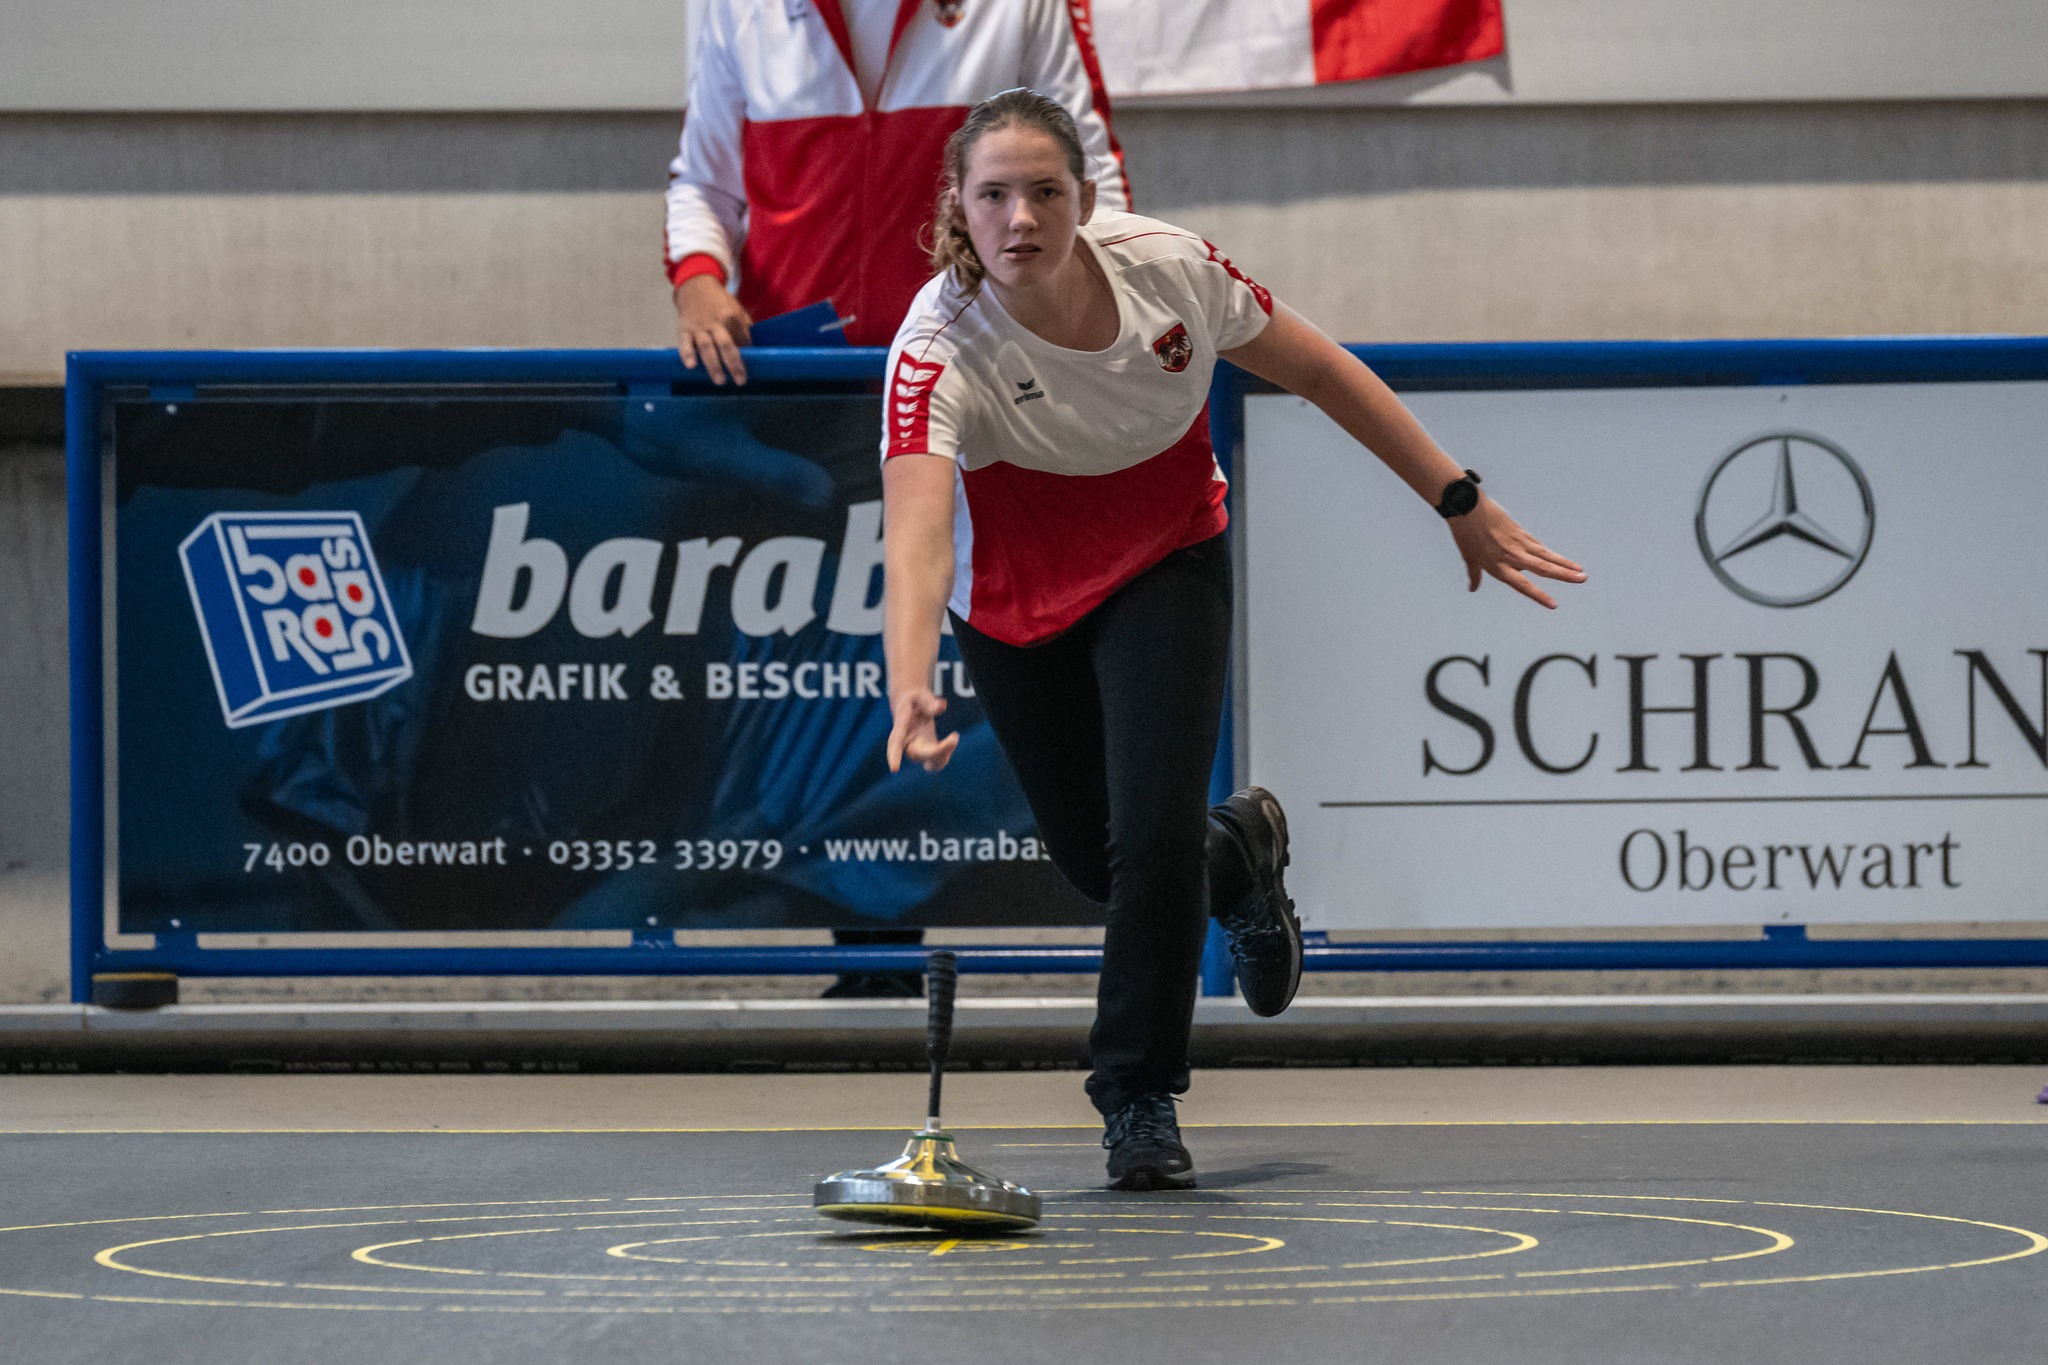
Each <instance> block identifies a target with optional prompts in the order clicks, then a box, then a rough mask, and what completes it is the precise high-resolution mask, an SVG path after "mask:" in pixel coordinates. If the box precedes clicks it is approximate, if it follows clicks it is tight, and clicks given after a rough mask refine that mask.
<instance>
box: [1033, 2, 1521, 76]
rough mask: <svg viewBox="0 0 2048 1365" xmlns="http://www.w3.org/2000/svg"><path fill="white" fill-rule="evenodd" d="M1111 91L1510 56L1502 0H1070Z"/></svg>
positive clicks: (1398, 69)
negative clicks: (1506, 53) (1090, 36)
mask: <svg viewBox="0 0 2048 1365" xmlns="http://www.w3.org/2000/svg"><path fill="white" fill-rule="evenodd" d="M1067 5H1068V8H1069V9H1071V10H1072V11H1073V14H1074V21H1075V24H1076V25H1077V26H1078V27H1080V28H1081V29H1082V31H1083V32H1087V31H1088V30H1089V29H1090V28H1091V27H1092V29H1093V32H1094V38H1095V49H1096V52H1097V53H1098V54H1099V55H1100V57H1101V60H1102V75H1103V79H1104V82H1105V84H1107V86H1108V87H1109V93H1110V94H1111V95H1112V96H1116V95H1166V94H1185V93H1195V92H1201V91H1219V90H1260V89H1275V88H1282V87H1288V86H1302V85H1327V84H1329V83H1330V82H1332V81H1358V80H1366V79H1369V78H1371V77H1374V76H1395V75H1399V74H1400V73H1402V72H1404V71H1423V70H1427V69H1429V68H1431V67H1439V66H1455V65H1457V64H1459V63H1460V62H1476V61H1480V60H1482V59H1484V58H1487V57H1496V56H1499V55H1500V52H1501V49H1502V47H1503V45H1504V43H1505V38H1504V34H1503V31H1502V27H1501V17H1500V0H1067Z"/></svg>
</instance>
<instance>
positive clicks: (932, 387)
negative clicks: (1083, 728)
mask: <svg viewBox="0 0 2048 1365" xmlns="http://www.w3.org/2000/svg"><path fill="white" fill-rule="evenodd" d="M1075 250H1077V251H1092V252H1094V253H1095V259H1096V260H1097V261H1098V262H1100V264H1101V266H1102V269H1103V274H1104V275H1105V276H1106V277H1107V278H1108V280H1109V285H1110V288H1111V289H1112V290H1113V291H1114V292H1115V295H1116V306H1117V316H1118V319H1119V322H1120V326H1119V328H1118V331H1117V338H1116V341H1115V342H1114V343H1113V344H1112V345H1110V347H1109V348H1108V349H1106V350H1102V351H1073V350H1068V349H1067V348H1065V347H1063V346H1055V345H1053V344H1052V343H1050V342H1048V341H1046V340H1044V339H1043V338H1041V337H1039V336H1038V335H1037V334H1036V333H1034V332H1032V331H1030V330H1029V329H1027V328H1025V327H1024V326H1022V325H1021V324H1019V323H1018V322H1016V321H1015V320H1014V319H1012V318H1011V317H1010V315H1009V313H1008V312H1006V311H1005V310H1004V308H1003V305H1002V302H1001V301H1000V300H999V299H998V298H997V297H996V295H995V291H994V290H993V289H990V288H988V287H986V286H984V287H983V288H981V289H980V290H978V291H976V292H974V293H973V294H972V295H971V296H969V295H968V294H966V293H965V292H964V291H962V290H961V289H960V287H959V286H958V285H957V284H955V283H954V282H953V279H952V276H951V275H950V274H945V275H939V276H937V277H935V278H934V279H933V280H932V281H931V282H930V283H929V284H927V285H925V287H924V288H923V289H922V290H921V291H919V293H918V296H917V299H916V301H915V302H914V303H912V304H911V306H910V313H909V315H908V316H907V317H905V318H904V320H903V326H902V327H901V328H899V329H898V330H897V333H896V343H895V345H894V346H892V347H891V348H890V351H889V376H890V379H889V388H888V394H887V398H886V403H887V411H886V414H885V416H884V420H883V430H884V434H883V438H882V455H883V458H884V459H887V458H890V457H892V456H896V455H916V454H929V455H943V456H946V457H947V458H949V459H951V460H953V461H955V462H956V463H957V464H958V465H959V467H960V475H959V483H958V492H957V494H956V497H955V505H954V513H953V546H954V579H953V597H952V601H951V603H950V604H949V605H950V606H951V607H952V609H953V611H954V612H955V613H956V614H958V615H959V616H961V617H963V618H965V619H966V621H967V622H968V623H969V624H970V625H972V626H973V627H974V628H975V629H976V630H979V631H981V632H982V633H983V634H985V635H989V636H993V637H994V638H996V639H998V640H1002V641H1004V642H1005V643H1008V644H1013V645H1027V644H1032V643H1034V642H1036V641H1039V640H1044V639H1047V638H1049V637H1051V636H1054V635H1057V634H1059V633H1060V632H1061V631H1063V630H1065V629H1066V628H1067V627H1068V626H1071V625H1073V624H1074V622H1076V621H1078V620H1079V619H1080V618H1081V617H1082V616H1084V615H1086V614H1087V613H1088V612H1089V611H1091V610H1093V609H1094V608H1095V607H1096V606H1097V605H1099V604H1100V603H1101V602H1102V600H1103V599H1104V598H1106V597H1108V596H1109V595H1110V594H1111V593H1113V592H1115V591H1116V590H1117V589H1118V588H1120V587H1122V586H1123V585H1124V584H1126V583H1128V582H1130V581H1131V580H1132V579H1133V578H1136V577H1137V576H1138V575H1139V574H1141V573H1143V572H1144V571H1145V570H1147V569H1149V568H1151V567H1152V566H1153V565H1154V564H1157V563H1158V562H1159V561H1160V560H1162V559H1164V558H1165V557H1166V556H1167V555H1169V554H1172V553H1173V552H1174V551H1175V550H1178V549H1181V548H1183V547H1185V546H1189V545H1194V544H1196V543H1198V542H1200V541H1204V540H1207V539H1208V538H1209V537H1211V536H1214V535H1217V534H1218V533H1220V532H1221V531H1222V530H1223V528H1224V526H1225V525H1226V524H1227V522H1228V515H1227V513H1226V512H1225V511H1224V494H1225V492H1226V491H1227V485H1226V484H1225V482H1224V479H1223V472H1222V470H1220V469H1219V468H1218V467H1217V465H1216V456H1215V453H1214V451H1213V450H1212V448H1211V447H1210V444H1209V411H1208V399H1209V378H1210V375H1211V373H1212V372H1213V371H1214V369H1215V367H1216V353H1217V352H1218V351H1227V350H1230V349H1232V348H1233V347H1237V346H1242V345H1244V344H1245V343H1246V342H1248V341H1251V340H1252V339H1253V338H1254V337H1256V336H1258V335H1259V333H1260V332H1262V331H1264V330H1265V327H1266V322H1267V320H1268V319H1269V318H1270V317H1271V316H1272V312H1273V299H1272V296H1271V295H1270V294H1268V293H1267V292H1266V291H1265V290H1264V289H1262V288H1260V287H1259V286H1258V285H1257V284H1255V283H1254V282H1252V281H1251V280H1249V279H1247V278H1246V277H1245V276H1244V275H1243V274H1242V273H1240V272H1239V271H1238V269H1237V268H1236V267H1235V266H1233V265H1231V263H1230V262H1229V261H1228V260H1227V259H1225V258H1224V256H1223V254H1222V253H1221V252H1219V251H1217V250H1216V248H1215V247H1213V246H1211V245H1209V243H1207V242H1205V241H1203V240H1202V239H1201V238H1200V237H1198V236H1196V235H1195V234H1194V233H1192V232H1188V231H1185V230H1184V229H1181V228H1177V227H1174V226H1173V225H1172V224H1170V223H1162V222H1159V221H1157V220H1156V219H1151V218H1140V217H1138V216H1136V215H1135V214H1129V213H1115V212H1106V211H1101V210H1098V211H1097V212H1096V214H1095V217H1094V220H1093V221H1092V222H1090V223H1088V224H1087V225H1085V226H1084V227H1083V228H1082V229H1081V234H1080V240H1079V242H1078V243H1077V244H1076V246H1075Z"/></svg>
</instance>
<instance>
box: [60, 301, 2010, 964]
mask: <svg viewBox="0 0 2048 1365" xmlns="http://www.w3.org/2000/svg"><path fill="white" fill-rule="evenodd" d="M1350 349H1351V350H1352V351H1353V352H1354V353H1355V354H1357V355H1358V356H1359V357H1360V358H1362V359H1364V360H1365V361H1366V362H1367V363H1368V364H1370V365H1372V366H1373V368H1374V369H1376V370H1377V371H1378V372H1379V373H1380V374H1381V375H1382V376H1383V377H1385V378H1386V379H1387V381H1388V382H1389V383H1390V384H1392V385H1393V386H1394V387H1395V388H1397V389H1402V390H1407V391H1425V390H1448V389H1510V388H1513V389H1542V388H1645V387H1680V386H1700V387H1711V386H1747V385H1787V384H1870V383H1892V384H1896V383H1932V382H1952V383H1953V382H1981V381H2024V380H2048V338H2044V337H1881V338H1855V339H1840V340H1828V339H1821V340H1775V341H1627V342H1557V343H1483V344H1448V345H1438V344H1430V345H1394V346H1356V347H1352V348H1350ZM66 361H67V364H66V381H65V389H66V392H65V440H66V470H67V489H68V513H67V521H68V526H69V574H68V583H69V595H70V627H71V641H70V666H71V688H70V696H71V977H72V998H73V1000H75V1001H79V1002H84V1001H87V1000H89V999H90V998H91V990H92V978H93V977H94V975H95V974H99V973H115V972H172V973H176V974H178V975H181V976H216V977H230V976H240V977H246V976H284V975H301V976H429V975H431V976H444V975H445V976H504V975H552V974H560V975H589V976H596V975H664V974H703V975H810V974H829V973H833V972H841V971H881V970H901V969H915V968H918V967H921V966H922V965H923V950H922V949H920V948H916V947H912V946H907V945H906V946H893V947H892V946H885V945H878V946H872V947H830V948H828V947H804V948H796V947H744V946H735V947H681V946H677V945H676V944H675V943H674V941H673V937H672V934H671V933H670V932H669V931H661V932H657V933H649V934H635V935H634V938H633V942H632V946H630V947H617V948H283V949H275V948H270V949H251V948H202V947H200V946H199V944H198V942H197V939H196V937H195V936H193V935H189V934H187V935H177V934H160V935H158V936H157V941H156V946H155V947H154V948H150V949H125V948H123V949H115V948H109V947H108V946H107V945H106V943H105V936H104V922H105V858H106V839H105V836H106V829H105V820H104V816H105V801H106V790H105V782H104V774H105V771H106V769H105V741H106V735H105V727H104V723H103V720H104V713H105V660H104V658H103V651H102V642H103V638H104V636H103V629H104V623H103V620H102V605H103V598H102V593H103V585H104V584H103V575H102V565H103V562H104V560H103V555H104V550H105V547H104V545H103V543H102V536H101V506H102V488H101V461H102V454H103V442H102V431H103V428H102V419H103V413H104V410H105V400H106V397H107V393H108V390H110V389H114V388H131V389H133V388H139V389H144V390H147V391H148V393H149V394H150V396H151V397H152V398H154V399H158V400H174V399H177V398H181V397H190V396H192V394H193V393H194V392H195V391H196V390H197V389H198V388H200V387H202V386H219V385H232V386H237V387H241V386H256V385H267V386H292V385H320V386H329V385H348V384H357V385H380V386H426V385H448V384H492V385H503V384H509V383H528V384H594V385H611V386H617V388H618V390H619V391H620V392H621V393H622V394H633V393H640V392H648V393H652V392H657V391H658V392H662V393H671V392H673V393H709V392H715V391H716V390H714V388H713V386H712V385H711V384H710V382H709V381H708V380H707V379H706V378H705V377H704V376H703V374H702V373H701V372H700V371H686V370H684V369H683V367H682V364H681V362H680V361H679V360H678V359H677V357H676V355H675V353H674V352H673V351H667V350H588V351H562V350H498V349H473V350H453V351H408V350H278V351H121V352H106V351H102V352H73V353H71V354H70V355H69V356H68V357H67V358H66ZM884 365H885V357H884V353H883V352H881V351H878V350H856V349H848V348H822V349H799V348H792V349H788V350H755V351H750V352H749V353H748V355H747V366H748V373H749V376H750V378H751V380H752V382H753V385H754V386H760V387H768V386H775V385H779V384H783V383H790V384H819V383H849V382H850V383H876V384H879V383H880V381H881V380H882V378H883V372H884ZM1266 387H1267V386H1265V385H1263V384H1262V383H1261V382H1260V381H1258V380H1256V379H1253V378H1252V377H1251V376H1248V375H1246V374H1244V373H1243V372H1242V371H1239V370H1236V369H1234V368H1233V367H1231V366H1228V365H1223V366H1219V367H1218V371H1217V375H1216V379H1215V383H1214V386H1213V388H1212V391H1211V400H1210V416H1211V425H1212V431H1213V434H1214V438H1215V443H1216V448H1217V452H1218V456H1219V458H1220V459H1221V460H1222V461H1223V463H1224V465H1225V468H1226V470H1227V469H1229V468H1230V467H1231V465H1232V464H1233V463H1234V462H1235V460H1236V457H1237V456H1238V454H1239V452H1240V450H1241V447H1242V442H1243V432H1244V397H1245V395H1246V394H1247V393H1250V392H1258V391H1262V390H1265V389H1266ZM1232 746H1233V738H1232V734H1231V718H1230V715H1229V713H1228V712H1226V715H1225V718H1224V734H1223V740H1222V744H1221V746H1220V749H1219V752H1218V755H1217V762H1216V770H1215V775H1214V777H1213V779H1212V788H1213V789H1214V790H1215V792H1216V793H1217V794H1218V795H1219V796H1220V795H1221V794H1223V793H1227V792H1228V791H1229V790H1230V789H1231V787H1232V786H1233V785H1234V782H1233V773H1232V760H1231V752H1232ZM957 951H958V952H959V954H960V959H961V960H960V967H961V970H963V971H969V972H983V973H1015V974H1027V973H1075V972H1080V973H1086V972H1093V971H1095V970H1097V969H1098V968H1099V966H1100V963H1101V953H1100V950H1099V949H1096V948H1093V947H1087V946H1075V947H1006V946H988V947H983V946H971V947H962V948H960V949H958V950H957ZM1306 957H1307V963H1306V965H1307V966H1308V968H1309V969H1310V970H1318V971H1354V972H1357V971H1474V970H1488V971H1528V970H1569V971H1584V970H1614V969H1631V970H1738V969H1758V968H1819V967H1833V968H1845V967H1846V968H1882V967H1919V968H1929V967H1993V966H1996V967H2022V966H2048V939H1990V938H1980V939H1911V938H1901V939H1835V938H1826V939H1809V938H1808V937H1807V936H1806V932H1805V929H1804V928H1803V927H1802V926H1798V925H1772V926H1766V927H1764V928H1763V929H1762V930H1761V931H1760V935H1759V937H1757V938H1755V939H1741V940H1731V939H1712V940H1609V941H1592V942H1577V941H1538V942H1522V943H1495V942H1477V941H1474V942H1437V943H1423V942H1414V943H1336V944H1333V943H1330V942H1328V941H1327V940H1326V939H1324V938H1323V936H1322V935H1315V934H1312V935H1310V943H1309V945H1308V948H1307V953H1306ZM1202 977H1203V989H1204V991H1205V993H1208V994H1212V995H1221V994H1228V993H1229V990H1230V967H1229V961H1228V958H1227V955H1226V954H1224V953H1223V951H1222V948H1221V944H1220V942H1219V941H1218V940H1217V938H1216V936H1215V935H1214V934H1213V933H1212V935H1211V939H1210V943H1209V948H1208V951H1207V952H1206V953H1205V955H1204V961H1203V971H1202Z"/></svg>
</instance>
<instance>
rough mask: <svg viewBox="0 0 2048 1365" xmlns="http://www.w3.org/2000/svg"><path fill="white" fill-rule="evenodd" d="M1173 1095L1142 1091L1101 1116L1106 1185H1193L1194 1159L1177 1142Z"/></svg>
mask: <svg viewBox="0 0 2048 1365" xmlns="http://www.w3.org/2000/svg"><path fill="white" fill-rule="evenodd" d="M1173 1103H1174V1100H1173V1096H1171V1095H1169V1094H1167V1093H1165V1092H1164V1091H1161V1092H1159V1093H1158V1094H1154V1095H1140V1096H1139V1097H1138V1098H1137V1099H1134V1100H1132V1101H1131V1102H1130V1103H1129V1104H1127V1105H1125V1106H1124V1107H1123V1108H1121V1109H1119V1110H1117V1111H1116V1112H1115V1113H1114V1114H1111V1115H1110V1116H1109V1117H1108V1118H1107V1119H1106V1120H1104V1125H1103V1126H1104V1130H1105V1131H1104V1132H1103V1134H1102V1145H1103V1146H1105V1147H1107V1148H1108V1149H1109V1184H1110V1188H1111V1189H1117V1190H1191V1189H1193V1188H1194V1187H1195V1159H1194V1158H1193V1157H1191V1156H1189V1155H1188V1149H1187V1148H1186V1147H1184V1146H1182V1145H1181V1140H1180V1124H1179V1122H1178V1121H1177V1120H1176V1119H1175V1118H1174V1114H1173Z"/></svg>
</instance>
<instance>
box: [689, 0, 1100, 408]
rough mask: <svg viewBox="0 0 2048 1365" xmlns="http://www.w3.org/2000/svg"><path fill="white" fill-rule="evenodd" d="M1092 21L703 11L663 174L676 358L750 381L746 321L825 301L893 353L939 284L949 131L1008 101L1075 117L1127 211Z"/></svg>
mask: <svg viewBox="0 0 2048 1365" xmlns="http://www.w3.org/2000/svg"><path fill="white" fill-rule="evenodd" d="M1089 30H1090V20H1089V0H709V3H708V4H707V5H706V7H705V13H704V17H703V21H702V28H701V30H700V32H699V34H698V38H697V50H696V52H695V54H694V59H693V61H692V63H691V70H690V88H689V104H688V108H687V109H686V111H685V117H684V121H683V131H682V139H681V146H680V148H679V150H678V152H677V154H676V157H675V160H674V161H672V162H671V163H670V165H669V185H668V228H667V239H666V240H667V264H668V277H669V283H670V285H671V286H672V287H673V289H674V294H675V304H676V320H677V346H678V349H679V350H680V352H681V354H682V358H683V363H684V364H685V365H686V366H691V367H693V368H694V367H695V366H696V365H697V364H699V363H701V364H703V366H704V367H705V370H706V372H707V373H708V374H709V375H710V377H711V378H712V379H713V380H714V381H715V382H718V383H723V382H725V380H726V378H727V376H728V375H729V376H730V377H731V378H732V379H733V380H735V381H737V382H742V383H743V382H745V379H746V371H745V368H744V366H743V364H742V362H741V360H740V356H739V351H738V348H739V347H740V346H742V345H745V344H746V343H747V341H748V340H749V330H748V329H749V326H750V324H751V322H752V320H753V319H755V318H762V317H768V316H772V315H774V314H777V313H784V312H788V311H790V310H792V309H796V308H803V307H807V306H809V305H810V304H814V303H817V302H819V301H821V300H823V299H827V298H829V299H831V300H832V302H833V303H834V304H835V305H836V306H837V307H838V310H839V313H840V316H842V317H848V318H850V321H849V322H848V323H847V324H846V335H847V339H848V340H849V341H851V342H852V343H853V344H855V345H857V346H863V345H886V344H887V343H888V341H889V339H890V338H891V337H892V336H893V335H894V334H895V331H896V324H897V323H898V322H899V321H900V320H901V319H902V317H903V313H904V310H905V309H906V308H907V307H909V305H910V301H911V299H912V298H913V297H914V296H915V295H916V294H917V291H918V289H919V288H920V287H922V286H923V284H924V282H925V281H926V280H927V279H928V278H929V277H930V274H931V271H930V267H929V265H928V264H927V261H926V253H925V247H924V245H923V244H921V242H920V236H921V234H922V233H923V232H924V231H925V230H926V225H927V223H928V222H929V219H930V214H931V207H932V202H933V199H934V197H935V196H936V194H937V192H938V187H939V177H940V160H941V153H942V151H943V149H944V147H945V144H946V139H947V138H948V137H950V136H951V135H952V133H953V131H954V130H955V129H956V128H958V127H959V126H960V124H961V122H962V121H963V120H964V119H965V118H966V117H967V111H968V110H969V109H970V108H972V107H973V106H974V105H975V104H977V103H978V102H980V101H981V100H983V99H985V98H987V97H988V96H990V95H993V94H995V93H997V92H998V91H1002V90H1007V89H1012V88H1015V87H1018V86H1030V87H1031V88H1033V89H1035V90H1039V91H1042V92H1044V93H1045V94H1047V95H1049V96H1051V97H1052V98H1054V99H1056V100H1058V101H1059V102H1060V104H1061V105H1063V106H1064V107H1065V108H1067V109H1068V110H1070V111H1072V113H1073V116H1074V120H1075V124H1076V127H1077V129H1078V131H1079V134H1080V137H1081V142H1082V145H1083V147H1084V148H1085V150H1086V154H1087V156H1088V159H1089V163H1090V166H1089V174H1090V178H1092V179H1093V180H1094V181H1095V182H1096V184H1097V186H1098V191H1097V192H1098V194H1099V196H1100V199H1101V203H1102V205H1103V207H1105V208H1113V209H1123V208H1128V207H1129V203H1130V190H1129V185H1128V182H1127V181H1126V179H1125V176H1124V169H1123V153H1122V151H1121V149H1120V148H1118V146H1117V144H1116V139H1115V137H1114V136H1113V135H1112V134H1111V132H1110V128H1109V121H1108V115H1109V103H1108V99H1107V96H1106V95H1105V94H1104V92H1103V88H1102V75H1101V70H1100V68H1099V66H1098V65H1097V63H1096V60H1095V52H1094V48H1093V46H1092V44H1091V42H1090V38H1089Z"/></svg>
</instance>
